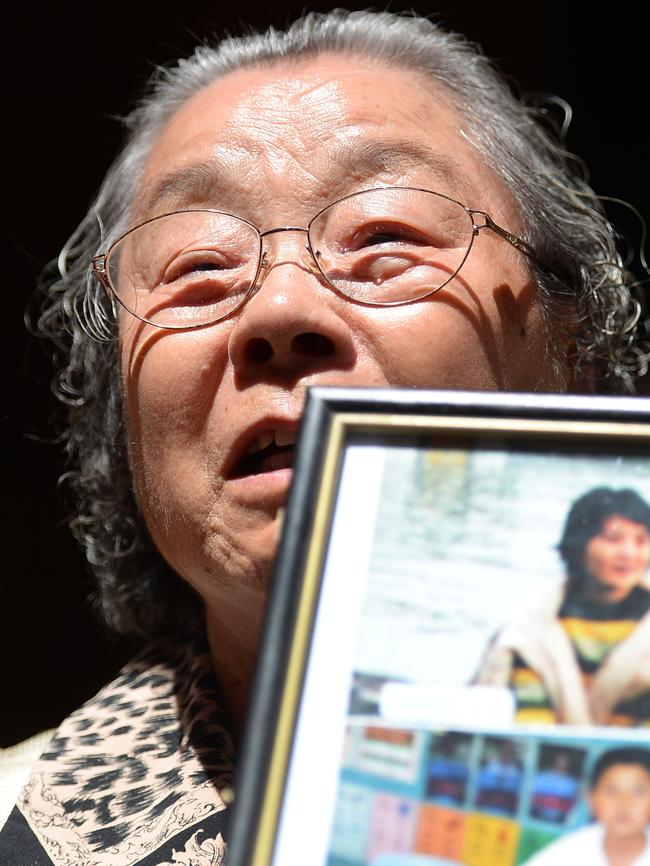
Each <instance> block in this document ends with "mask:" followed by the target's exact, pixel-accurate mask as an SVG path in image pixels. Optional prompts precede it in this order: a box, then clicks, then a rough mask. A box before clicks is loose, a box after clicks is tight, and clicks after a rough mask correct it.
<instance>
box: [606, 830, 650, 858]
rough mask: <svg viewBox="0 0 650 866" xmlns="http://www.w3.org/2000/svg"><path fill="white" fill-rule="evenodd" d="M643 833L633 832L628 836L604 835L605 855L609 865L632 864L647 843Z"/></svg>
mask: <svg viewBox="0 0 650 866" xmlns="http://www.w3.org/2000/svg"><path fill="white" fill-rule="evenodd" d="M647 841H648V839H647V836H646V834H645V833H643V832H640V833H635V834H632V835H630V836H627V835H626V836H616V835H612V834H611V833H607V834H606V835H605V843H604V848H605V855H606V857H607V863H608V864H609V866H633V864H634V861H635V860H636V859H637V857H638V856H639V854H641V853H642V852H643V851H644V850H645V847H646V845H647Z"/></svg>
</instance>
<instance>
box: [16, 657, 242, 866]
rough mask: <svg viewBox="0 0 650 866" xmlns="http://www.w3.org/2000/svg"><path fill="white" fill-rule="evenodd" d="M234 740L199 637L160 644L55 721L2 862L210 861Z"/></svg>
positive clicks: (29, 865) (219, 849)
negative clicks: (186, 642) (196, 643)
mask: <svg viewBox="0 0 650 866" xmlns="http://www.w3.org/2000/svg"><path fill="white" fill-rule="evenodd" d="M233 763H234V761H233V748H232V743H231V739H230V736H229V734H228V732H227V728H226V723H225V719H224V715H223V712H222V710H221V709H220V700H219V692H218V687H217V683H216V680H215V677H214V673H213V669H212V665H211V662H210V656H209V654H208V652H207V649H206V648H204V647H199V648H197V647H194V646H184V647H169V646H165V647H160V646H157V647H155V648H154V649H152V650H149V651H147V652H146V653H143V654H142V655H140V656H138V657H137V658H136V659H135V660H133V661H131V662H129V663H128V664H127V665H126V666H125V667H124V668H123V669H122V671H121V672H120V674H119V675H118V677H117V678H116V679H115V680H114V681H113V682H112V683H110V684H109V685H108V686H106V687H105V688H103V689H102V690H101V691H100V692H99V693H98V694H97V695H96V696H95V697H94V698H92V700H90V701H89V702H88V703H87V704H85V705H84V706H83V707H81V708H80V709H79V710H77V711H76V712H75V713H73V714H72V715H71V716H69V717H68V718H67V719H66V720H65V721H64V722H63V723H62V724H61V726H60V727H59V729H58V731H57V732H56V734H55V736H54V739H53V740H52V741H51V743H50V744H49V746H48V748H47V751H46V752H45V753H44V754H43V755H42V756H41V757H40V758H39V760H38V761H37V763H36V764H35V765H34V768H33V770H32V773H31V775H30V777H29V779H28V781H27V783H26V784H25V786H24V787H23V789H22V791H21V793H20V795H19V798H18V802H17V804H16V806H15V807H14V809H13V811H12V813H11V815H10V816H9V818H8V819H7V822H6V824H5V826H4V827H3V829H2V831H1V832H0V863H1V864H3V866H136V864H137V866H220V864H223V863H225V849H226V845H225V837H226V836H227V819H228V817H229V814H230V813H229V811H226V810H225V809H226V807H225V803H224V799H225V796H224V799H222V797H221V792H222V791H224V789H226V788H229V787H230V785H231V784H232V772H233Z"/></svg>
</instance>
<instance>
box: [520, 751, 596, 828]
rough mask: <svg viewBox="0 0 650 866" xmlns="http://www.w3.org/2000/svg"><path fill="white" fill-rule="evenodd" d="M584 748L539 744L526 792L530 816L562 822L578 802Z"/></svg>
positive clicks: (560, 823)
mask: <svg viewBox="0 0 650 866" xmlns="http://www.w3.org/2000/svg"><path fill="white" fill-rule="evenodd" d="M585 757H586V752H585V750H584V749H575V748H571V747H569V746H558V745H552V744H542V745H541V746H540V750H539V757H538V763H537V769H536V771H535V773H534V775H533V778H532V782H531V793H530V817H531V818H538V819H539V820H541V821H547V822H548V823H550V824H558V825H562V824H565V823H566V822H567V819H568V817H569V815H570V814H571V810H572V809H573V807H574V806H575V804H576V802H577V801H578V798H579V795H580V787H581V782H582V771H583V767H584V764H585Z"/></svg>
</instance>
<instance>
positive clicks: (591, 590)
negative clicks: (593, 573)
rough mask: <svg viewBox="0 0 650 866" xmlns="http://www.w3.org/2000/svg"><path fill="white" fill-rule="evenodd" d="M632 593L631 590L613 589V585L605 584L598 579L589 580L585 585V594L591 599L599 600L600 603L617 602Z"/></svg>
mask: <svg viewBox="0 0 650 866" xmlns="http://www.w3.org/2000/svg"><path fill="white" fill-rule="evenodd" d="M629 594H630V590H629V589H628V588H627V587H625V588H624V589H615V588H614V589H612V588H611V587H606V586H603V585H602V584H601V583H598V582H597V581H589V582H588V583H587V584H586V586H585V596H586V597H587V598H588V599H590V600H591V601H595V602H599V603H600V604H617V603H618V602H619V601H623V599H624V598H626V597H627V596H628V595H629Z"/></svg>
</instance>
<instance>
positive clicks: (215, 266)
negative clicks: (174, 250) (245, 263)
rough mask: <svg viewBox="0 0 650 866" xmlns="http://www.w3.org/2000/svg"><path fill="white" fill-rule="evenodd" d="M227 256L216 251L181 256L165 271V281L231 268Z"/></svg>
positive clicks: (219, 271) (214, 272) (220, 271)
mask: <svg viewBox="0 0 650 866" xmlns="http://www.w3.org/2000/svg"><path fill="white" fill-rule="evenodd" d="M229 267H232V265H230V266H229V264H228V262H227V260H226V258H225V257H224V256H222V255H218V254H215V253H210V254H205V255H192V256H181V257H180V258H178V259H176V261H174V262H172V263H171V264H170V265H169V267H168V268H167V269H166V271H165V282H167V283H169V282H173V281H174V280H180V279H183V278H184V277H189V276H191V275H192V274H216V273H222V272H223V271H227V270H229Z"/></svg>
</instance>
